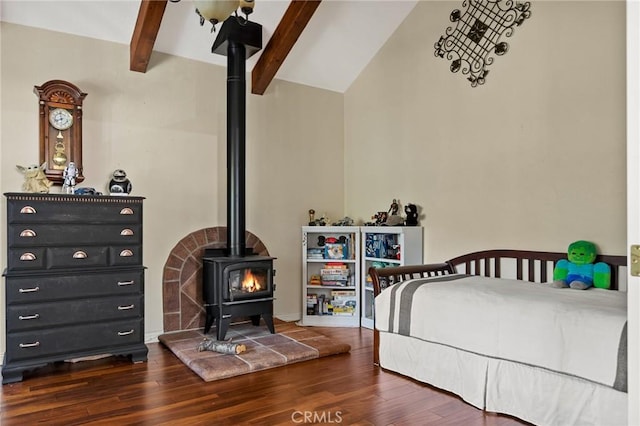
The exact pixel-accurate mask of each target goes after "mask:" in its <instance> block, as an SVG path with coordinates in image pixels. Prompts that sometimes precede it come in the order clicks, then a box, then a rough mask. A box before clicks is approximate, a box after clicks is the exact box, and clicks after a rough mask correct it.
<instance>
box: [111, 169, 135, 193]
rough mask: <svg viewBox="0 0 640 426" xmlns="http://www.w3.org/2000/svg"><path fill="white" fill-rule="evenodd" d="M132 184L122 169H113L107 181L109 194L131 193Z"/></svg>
mask: <svg viewBox="0 0 640 426" xmlns="http://www.w3.org/2000/svg"><path fill="white" fill-rule="evenodd" d="M131 189H133V186H132V185H131V181H130V180H129V179H128V178H127V173H126V172H125V171H124V170H122V169H117V170H114V172H113V174H112V175H111V180H110V181H109V193H110V194H111V195H127V194H130V193H131Z"/></svg>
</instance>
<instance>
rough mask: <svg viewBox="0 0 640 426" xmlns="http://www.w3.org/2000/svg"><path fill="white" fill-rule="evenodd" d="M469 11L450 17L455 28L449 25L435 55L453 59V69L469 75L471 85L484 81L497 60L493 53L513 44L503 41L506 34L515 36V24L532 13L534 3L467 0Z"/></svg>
mask: <svg viewBox="0 0 640 426" xmlns="http://www.w3.org/2000/svg"><path fill="white" fill-rule="evenodd" d="M462 7H466V8H467V10H466V11H465V12H461V11H460V10H458V9H455V10H454V11H453V12H451V15H450V16H449V19H450V20H451V22H454V23H455V24H456V26H455V28H453V27H447V29H446V31H445V33H446V35H443V36H440V40H438V42H437V43H436V44H435V46H434V47H435V56H439V57H441V58H445V57H446V59H448V60H451V67H450V69H451V72H454V73H455V72H458V71H459V70H462V74H465V75H466V74H468V75H469V77H467V80H469V81H470V82H471V87H476V86H477V85H479V84H484V80H485V77H486V76H487V74H489V71H488V70H487V69H486V67H487V66H489V65H491V64H492V63H493V60H494V58H493V56H490V55H491V54H492V53H494V54H496V55H498V56H502V55H504V54H505V53H507V51H508V50H509V45H508V44H507V43H506V42H504V41H500V37H502V35H503V34H504V35H505V36H506V37H511V35H512V34H513V31H514V27H517V26H520V25H522V23H523V22H524V20H525V19H527V18H529V17H530V16H531V11H530V10H529V9H530V7H531V4H530V2H518V1H516V2H515V5H514V2H513V0H507V1H503V0H464V1H463V2H462Z"/></svg>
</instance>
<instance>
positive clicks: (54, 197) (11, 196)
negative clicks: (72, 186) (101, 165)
mask: <svg viewBox="0 0 640 426" xmlns="http://www.w3.org/2000/svg"><path fill="white" fill-rule="evenodd" d="M4 196H5V197H7V200H17V201H61V202H74V203H127V204H130V203H142V200H144V199H145V197H132V196H130V195H125V196H120V195H116V196H114V195H76V194H39V193H35V192H6V193H5V194H4Z"/></svg>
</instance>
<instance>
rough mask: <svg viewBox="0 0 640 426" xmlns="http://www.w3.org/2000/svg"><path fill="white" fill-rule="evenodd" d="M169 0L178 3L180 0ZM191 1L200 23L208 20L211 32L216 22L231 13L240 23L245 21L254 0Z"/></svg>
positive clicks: (250, 11) (223, 19) (221, 20)
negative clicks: (239, 14)
mask: <svg viewBox="0 0 640 426" xmlns="http://www.w3.org/2000/svg"><path fill="white" fill-rule="evenodd" d="M169 1H171V2H172V3H178V2H179V1H180V0H169ZM193 3H194V5H195V7H196V13H197V14H198V16H200V25H204V23H205V22H210V23H211V32H214V31H215V29H216V24H217V23H218V22H224V21H225V20H226V19H227V18H228V17H229V16H231V15H232V14H233V15H235V17H236V18H237V19H238V22H239V23H240V24H243V23H244V22H247V21H248V20H249V15H250V14H251V13H252V12H253V6H254V5H255V1H254V0H193ZM238 9H240V11H241V12H242V13H244V18H242V17H240V16H238Z"/></svg>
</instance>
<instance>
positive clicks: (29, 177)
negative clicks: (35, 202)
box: [16, 163, 53, 194]
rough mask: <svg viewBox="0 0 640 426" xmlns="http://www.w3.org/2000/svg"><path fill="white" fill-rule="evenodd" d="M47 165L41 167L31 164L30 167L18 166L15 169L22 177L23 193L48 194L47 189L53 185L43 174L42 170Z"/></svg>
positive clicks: (43, 164)
mask: <svg viewBox="0 0 640 426" xmlns="http://www.w3.org/2000/svg"><path fill="white" fill-rule="evenodd" d="M46 165H47V163H42V165H41V166H38V165H37V164H32V165H30V166H27V167H25V166H20V165H17V166H16V167H17V168H18V170H19V171H20V173H22V174H23V175H24V183H23V184H22V190H23V191H24V192H38V193H42V194H46V193H48V192H49V188H50V187H51V185H53V182H51V181H50V180H49V179H47V176H46V175H45V174H44V169H45V167H46Z"/></svg>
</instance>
